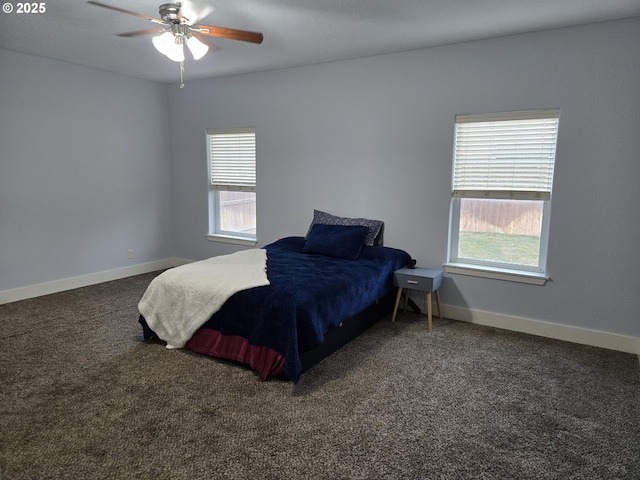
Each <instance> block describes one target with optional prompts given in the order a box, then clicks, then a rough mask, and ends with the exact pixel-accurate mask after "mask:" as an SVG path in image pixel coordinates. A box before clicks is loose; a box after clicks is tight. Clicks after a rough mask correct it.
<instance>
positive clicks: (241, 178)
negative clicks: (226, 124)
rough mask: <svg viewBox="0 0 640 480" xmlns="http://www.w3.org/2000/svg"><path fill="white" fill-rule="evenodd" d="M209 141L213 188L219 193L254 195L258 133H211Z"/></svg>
mask: <svg viewBox="0 0 640 480" xmlns="http://www.w3.org/2000/svg"><path fill="white" fill-rule="evenodd" d="M207 139H208V144H209V166H210V169H211V170H210V181H211V185H212V186H213V187H214V188H215V189H216V190H234V191H249V192H255V191H256V132H255V129H254V128H237V129H225V130H220V129H210V130H207Z"/></svg>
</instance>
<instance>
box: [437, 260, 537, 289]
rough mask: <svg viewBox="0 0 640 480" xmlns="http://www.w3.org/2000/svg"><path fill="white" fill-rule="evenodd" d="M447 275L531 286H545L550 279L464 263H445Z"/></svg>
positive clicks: (534, 274)
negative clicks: (452, 274) (490, 279)
mask: <svg viewBox="0 0 640 480" xmlns="http://www.w3.org/2000/svg"><path fill="white" fill-rule="evenodd" d="M443 266H444V269H445V271H446V272H447V273H454V274H459V275H470V276H472V277H482V278H492V279H494V280H506V281H509V282H519V283H528V284H530V285H544V284H545V283H546V282H547V280H549V277H548V276H546V275H543V274H542V273H535V272H525V271H522V270H509V269H506V268H492V267H481V266H476V265H467V264H462V263H445V264H444V265H443Z"/></svg>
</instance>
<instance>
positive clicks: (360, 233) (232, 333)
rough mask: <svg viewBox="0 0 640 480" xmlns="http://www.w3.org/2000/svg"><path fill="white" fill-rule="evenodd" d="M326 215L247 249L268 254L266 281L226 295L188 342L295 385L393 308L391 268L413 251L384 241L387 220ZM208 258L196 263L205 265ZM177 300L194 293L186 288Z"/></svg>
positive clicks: (149, 330) (149, 326)
mask: <svg viewBox="0 0 640 480" xmlns="http://www.w3.org/2000/svg"><path fill="white" fill-rule="evenodd" d="M328 215H329V214H325V213H324V212H320V211H317V210H316V211H315V212H314V221H313V222H312V224H311V226H310V229H309V232H307V235H306V236H305V237H287V238H282V239H279V240H277V241H275V242H274V243H272V244H270V245H267V246H265V247H264V248H262V249H250V250H256V252H251V251H249V252H245V253H243V254H242V255H244V256H246V255H248V254H251V256H256V254H259V253H260V252H264V257H265V265H264V270H265V273H266V278H267V281H266V283H264V282H263V283H261V280H258V283H257V286H254V287H249V288H241V289H240V290H239V291H237V292H235V293H232V294H231V295H230V296H228V298H226V299H224V301H223V302H222V303H221V306H220V307H219V308H218V309H217V310H216V311H215V312H214V313H213V314H212V315H211V316H210V317H208V318H207V319H206V320H205V321H204V323H202V325H199V326H198V327H197V329H195V331H194V332H193V334H191V333H189V334H188V336H189V338H188V340H186V342H185V343H184V348H187V349H189V350H191V351H193V352H196V353H201V354H205V355H209V356H212V357H216V358H221V359H224V360H230V361H234V362H238V363H240V364H243V365H246V366H248V367H250V368H252V369H253V370H255V371H256V372H257V373H258V374H259V376H260V378H261V379H263V380H266V379H268V378H270V377H280V378H284V379H288V380H291V381H293V382H296V383H297V382H298V381H299V379H300V376H301V375H302V373H303V372H305V371H306V370H308V369H309V368H311V367H312V366H313V365H315V364H316V363H317V362H319V361H320V360H322V359H323V358H324V357H326V355H328V354H330V353H332V352H333V351H335V350H336V349H337V348H340V347H341V346H342V345H344V344H345V343H347V342H348V341H350V340H351V339H353V338H354V337H355V336H357V335H359V334H360V333H361V332H362V331H364V330H365V329H366V328H368V327H369V326H371V325H372V324H373V323H375V322H376V321H378V320H379V319H381V318H383V317H384V316H385V315H387V314H389V313H390V312H391V310H392V307H393V289H394V287H393V272H394V271H395V270H397V269H399V268H402V267H404V266H406V265H407V263H408V262H409V261H410V256H409V254H407V253H406V252H405V251H403V250H399V249H395V248H389V247H386V246H383V245H382V232H383V231H384V224H383V223H382V222H379V221H371V220H367V219H344V218H342V217H333V216H330V215H329V216H328ZM327 216H328V217H327ZM371 222H376V223H375V224H372V223H371ZM257 251H260V252H257ZM238 253H240V252H238ZM234 255H235V254H234ZM223 257H228V256H223ZM214 258H216V257H214ZM218 260H219V261H220V260H222V261H226V262H230V261H231V260H232V259H230V258H219V259H218ZM204 263H205V265H198V266H197V267H198V268H200V267H202V268H205V267H206V261H205V262H204ZM177 268H182V267H177ZM192 268H195V267H192ZM206 268H210V267H206ZM252 268H253V267H252ZM172 270H175V269H172ZM165 273H167V272H165ZM162 275H164V273H163V274H162ZM162 275H160V277H161V276H162ZM156 280H157V278H156V279H154V281H153V282H152V284H151V285H150V286H149V289H150V288H151V286H152V285H153V283H154V282H156ZM223 283H226V282H223ZM171 288H172V289H178V290H180V288H182V287H181V286H180V285H178V286H177V287H175V286H172V287H171ZM149 289H148V290H149ZM146 295H147V294H146V293H145V296H146ZM143 298H144V297H143ZM179 298H181V299H182V298H189V295H186V294H185V293H184V292H180V293H179ZM142 303H143V302H142V300H141V304H142ZM147 303H148V302H147ZM176 303H180V302H179V301H178V302H176V301H173V302H171V304H172V305H174V304H176ZM165 310H166V309H165V308H164V307H163V309H162V310H161V313H162V314H164V312H165ZM140 312H141V315H140V318H139V321H140V323H141V324H142V328H143V334H144V337H145V339H146V340H150V339H152V338H154V337H159V338H160V340H165V339H163V338H162V337H163V335H158V332H157V331H156V329H158V330H160V328H159V327H156V326H157V325H158V324H157V323H154V322H148V321H147V318H146V317H147V316H149V317H151V316H152V315H153V314H152V313H147V315H145V312H152V310H150V309H149V307H148V306H147V308H146V310H145V309H143V308H140ZM177 346H178V347H181V346H182V345H181V344H178V345H177Z"/></svg>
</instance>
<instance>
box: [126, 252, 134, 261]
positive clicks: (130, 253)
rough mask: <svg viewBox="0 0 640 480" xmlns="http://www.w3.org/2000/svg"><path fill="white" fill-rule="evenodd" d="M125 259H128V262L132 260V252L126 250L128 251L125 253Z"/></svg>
mask: <svg viewBox="0 0 640 480" xmlns="http://www.w3.org/2000/svg"><path fill="white" fill-rule="evenodd" d="M127 258H128V259H129V260H131V259H132V258H133V250H128V251H127Z"/></svg>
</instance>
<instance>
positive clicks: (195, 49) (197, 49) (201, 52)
mask: <svg viewBox="0 0 640 480" xmlns="http://www.w3.org/2000/svg"><path fill="white" fill-rule="evenodd" d="M187 47H189V50H191V54H192V55H193V58H194V60H200V59H201V58H202V57H204V56H205V55H206V53H207V52H208V51H209V45H206V44H204V43H202V42H201V41H200V40H198V39H197V38H196V37H189V39H188V40H187Z"/></svg>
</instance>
